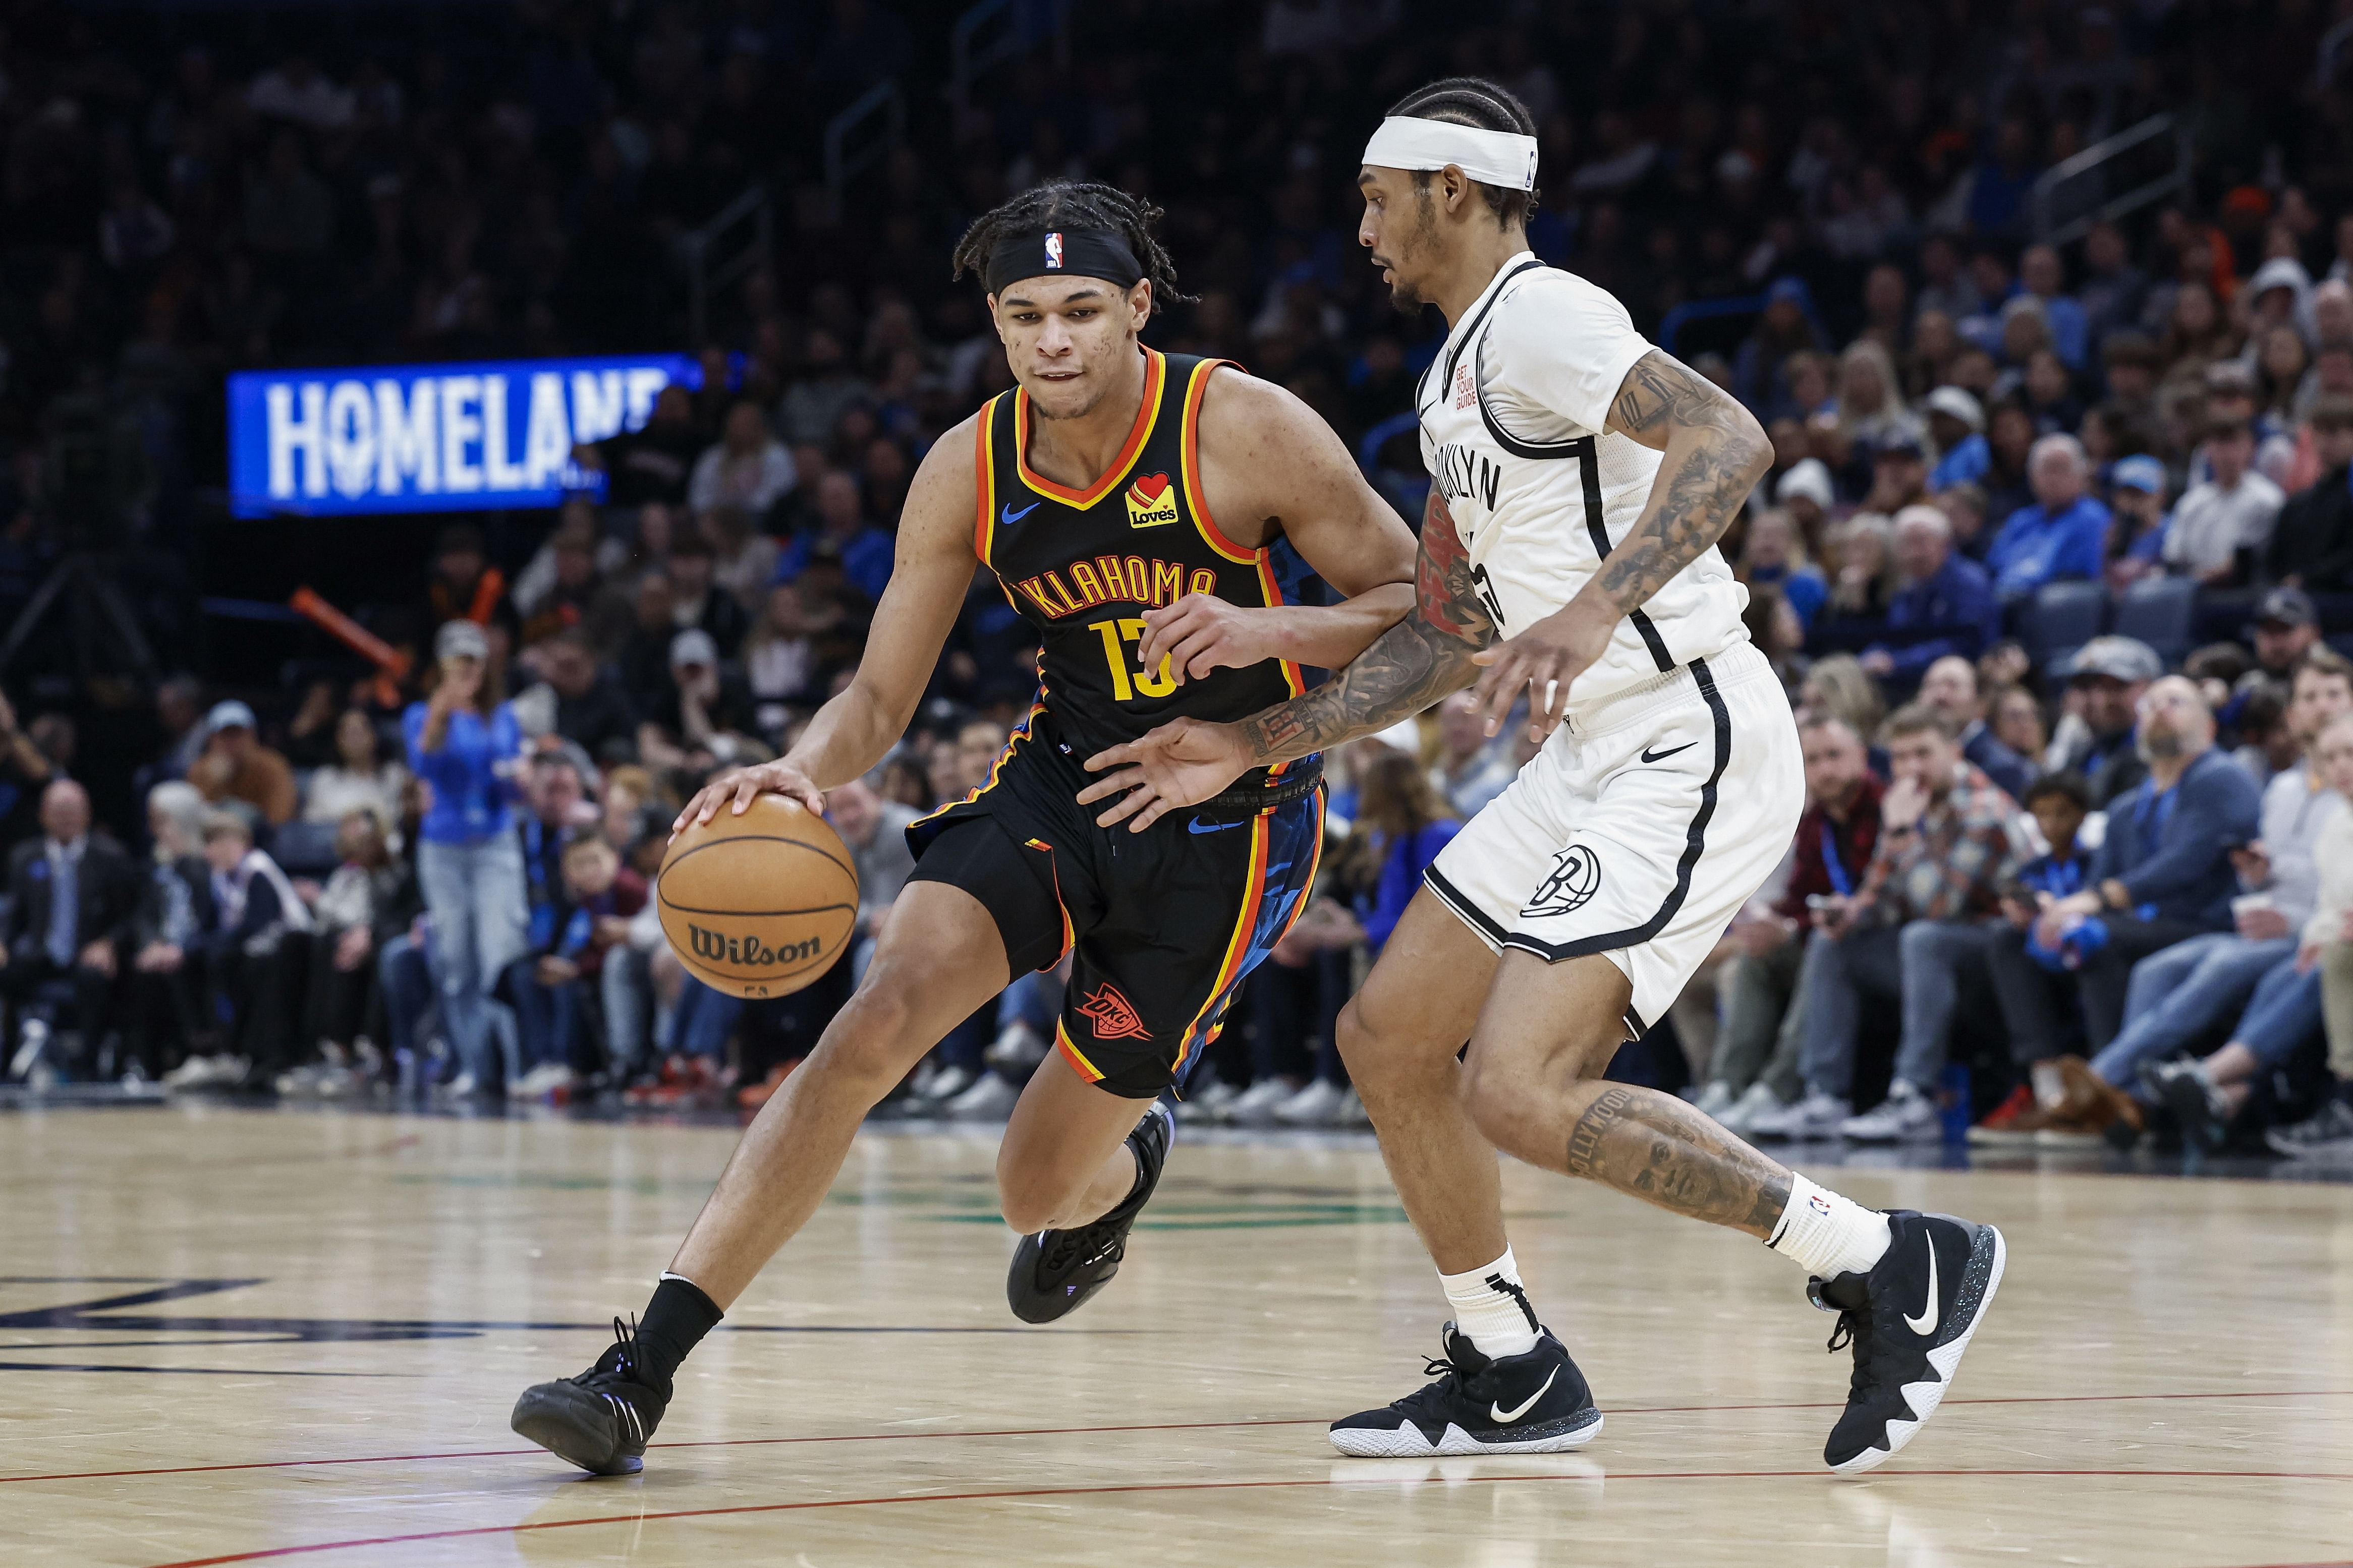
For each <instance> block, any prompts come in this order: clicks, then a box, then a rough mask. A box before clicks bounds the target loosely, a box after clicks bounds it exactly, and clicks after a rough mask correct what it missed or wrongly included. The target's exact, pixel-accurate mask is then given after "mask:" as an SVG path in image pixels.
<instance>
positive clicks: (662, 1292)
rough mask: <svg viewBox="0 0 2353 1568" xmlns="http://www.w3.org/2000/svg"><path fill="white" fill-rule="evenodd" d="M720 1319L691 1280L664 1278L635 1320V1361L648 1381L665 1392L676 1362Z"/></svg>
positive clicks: (679, 1361) (711, 1302) (712, 1305)
mask: <svg viewBox="0 0 2353 1568" xmlns="http://www.w3.org/2000/svg"><path fill="white" fill-rule="evenodd" d="M723 1316H725V1314H724V1313H723V1312H722V1311H720V1310H719V1307H718V1304H717V1303H716V1302H714V1301H712V1299H711V1298H710V1297H708V1296H706V1295H704V1294H703V1293H702V1288H701V1287H699V1286H697V1285H696V1284H695V1283H694V1282H693V1281H692V1280H690V1279H680V1278H679V1277H678V1276H677V1275H675V1274H665V1275H663V1276H662V1278H661V1283H659V1284H658V1285H656V1286H655V1287H654V1299H653V1300H650V1301H649V1302H647V1303H646V1311H645V1316H643V1317H641V1318H639V1319H638V1361H639V1363H640V1364H641V1365H642V1367H643V1368H644V1370H645V1372H646V1373H647V1374H648V1377H647V1381H648V1382H649V1383H651V1384H653V1385H654V1386H655V1387H657V1388H659V1389H662V1390H664V1391H667V1390H668V1389H669V1387H670V1375H671V1374H672V1373H675V1372H677V1371H678V1363H681V1362H682V1361H684V1360H685V1359H686V1357H687V1352H690V1351H691V1350H692V1349H694V1347H695V1346H697V1345H699V1344H701V1343H702V1336H703V1335H705V1334H707V1333H709V1332H710V1331H712V1329H713V1328H715V1327H717V1326H718V1323H719V1320H720V1319H721V1318H722V1317H723Z"/></svg>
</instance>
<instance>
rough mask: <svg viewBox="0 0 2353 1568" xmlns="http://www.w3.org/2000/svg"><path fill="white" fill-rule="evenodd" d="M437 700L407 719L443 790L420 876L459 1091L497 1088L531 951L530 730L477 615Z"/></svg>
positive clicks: (447, 632)
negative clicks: (512, 973) (526, 804)
mask: <svg viewBox="0 0 2353 1568" xmlns="http://www.w3.org/2000/svg"><path fill="white" fill-rule="evenodd" d="M433 651H434V654H435V660H436V662H435V666H434V676H433V690H432V695H431V697H430V698H429V699H428V700H426V701H423V702H414V703H411V704H410V705H409V708H408V711H407V713H406V716H405V718H404V720H403V726H402V727H403V731H404V732H405V733H406V737H407V741H408V765H409V766H410V767H411V768H412V769H413V770H415V772H416V773H417V776H418V777H419V778H420V779H422V780H423V781H424V782H425V783H426V784H427V786H428V787H429V788H430V789H431V790H432V804H431V805H430V807H429V808H428V809H427V812H426V815H425V820H424V822H423V823H422V824H421V825H420V826H419V827H418V830H417V837H418V839H419V842H418V844H417V882H418V885H419V886H420V887H421V888H422V889H423V891H424V895H425V908H426V910H427V913H429V914H430V915H431V917H432V921H433V939H434V949H435V957H436V958H437V959H438V967H439V971H440V974H439V978H440V989H441V1015H442V1016H441V1021H442V1026H443V1027H444V1028H445V1029H447V1030H448V1036H449V1044H450V1047H451V1048H452V1049H454V1050H455V1051H456V1052H457V1054H458V1060H459V1067H460V1069H461V1070H460V1073H459V1078H458V1079H457V1080H456V1082H455V1084H454V1085H453V1086H452V1088H453V1089H454V1090H455V1092H458V1093H461V1094H464V1093H473V1092H477V1091H479V1090H481V1089H486V1088H487V1087H488V1086H489V1084H490V1080H491V1061H492V1059H493V1057H494V1055H495V1053H494V1051H493V1049H492V1046H493V1040H492V1034H493V1031H494V1030H499V1029H501V1028H511V1027H512V1020H511V1019H501V1017H500V1016H499V1015H500V1014H501V1013H503V1012H504V1011H505V1008H504V1007H503V1006H502V1005H501V1004H499V1003H498V1002H496V1001H494V1000H493V999H492V997H491V986H492V985H493V984H496V983H497V980H498V977H499V974H500V973H501V971H502V970H504V969H505V968H506V966H507V965H508V964H509V963H512V962H513V961H514V960H515V959H516V958H517V957H519V956H520V955H521V954H522V951H523V948H524V946H525V944H526V942H527V940H528V938H529V933H530V930H531V912H530V908H529V905H528V903H527V901H526V900H525V896H524V890H523V865H522V843H521V841H520V840H519V839H518V838H517V837H516V836H515V829H514V815H513V807H514V804H515V802H516V801H517V800H518V799H520V798H521V796H520V793H519V790H518V787H517V768H518V764H519V761H520V759H521V756H522V727H521V726H520V725H519V724H518V723H517V722H516V721H515V715H514V710H513V708H512V707H511V706H510V705H509V704H508V703H507V702H506V701H505V700H503V697H502V694H501V692H500V691H499V690H498V689H497V688H496V686H495V685H494V684H493V682H492V680H491V671H490V668H489V665H488V655H489V652H490V649H489V646H488V644H487V642H486V640H485V639H484V637H483V636H482V629H481V628H480V626H476V625H474V624H473V623H472V622H471V621H449V622H447V623H445V624H444V625H443V626H442V627H441V629H440V631H439V632H438V634H437V635H436V636H435V637H434V639H433Z"/></svg>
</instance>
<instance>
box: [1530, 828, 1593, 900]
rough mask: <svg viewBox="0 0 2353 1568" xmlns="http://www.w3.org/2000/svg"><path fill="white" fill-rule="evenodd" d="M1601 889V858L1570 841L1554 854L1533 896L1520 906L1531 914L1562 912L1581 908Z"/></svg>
mask: <svg viewBox="0 0 2353 1568" xmlns="http://www.w3.org/2000/svg"><path fill="white" fill-rule="evenodd" d="M1600 890H1601V862H1600V861H1599V860H1597V859H1595V858H1593V851H1592V850H1590V849H1588V848H1587V847H1585V846H1584V845H1582V844H1572V845H1570V846H1569V847H1567V848H1566V849H1564V850H1562V851H1561V852H1560V853H1559V854H1558V855H1556V856H1555V857H1554V858H1553V865H1552V871H1551V873H1550V874H1549V875H1548V876H1546V878H1545V879H1544V880H1543V881H1542V882H1540V883H1538V884H1537V886H1536V890H1535V897H1533V898H1531V899H1530V900H1528V907H1527V908H1525V909H1524V910H1521V911H1520V914H1521V916H1522V917H1523V918H1525V917H1528V916H1531V915H1565V914H1567V913H1568V912H1569V911H1570V910H1581V909H1583V908H1584V907H1585V906H1586V905H1587V904H1588V903H1590V902H1591V901H1592V900H1593V895H1594V894H1596V893H1598V892H1599V891H1600Z"/></svg>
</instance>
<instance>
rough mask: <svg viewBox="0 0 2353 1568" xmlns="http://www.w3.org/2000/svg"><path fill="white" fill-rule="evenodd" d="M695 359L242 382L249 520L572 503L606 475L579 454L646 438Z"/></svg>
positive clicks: (238, 407) (282, 375) (239, 428)
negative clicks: (586, 465) (575, 454)
mask: <svg viewBox="0 0 2353 1568" xmlns="http://www.w3.org/2000/svg"><path fill="white" fill-rule="evenodd" d="M674 381H675V382H678V383H681V384H683V385H685V386H688V387H696V386H700V385H701V384H702V370H701V367H700V366H699V365H697V364H696V363H694V361H692V360H691V359H689V358H687V357H685V356H684V355H681V354H639V355H633V356H627V357H617V358H609V359H542V360H505V361H494V362H490V363H474V364H438V365H436V364H421V365H376V366H369V367H363V368H359V369H354V370H290V371H254V372H244V373H240V374H235V375H232V376H230V377H229V378H228V441H229V463H228V473H229V506H230V510H232V511H234V512H235V513H236V514H237V516H239V517H276V516H283V515H289V514H290V515H295V516H322V517H324V516H334V515H338V514H348V513H356V512H387V511H489V510H499V509H501V508H527V507H553V506H560V505H562V504H563V502H564V498H565V495H566V494H567V493H568V492H571V491H574V490H578V489H584V488H587V487H588V486H589V485H590V484H591V483H592V482H593V477H592V476H587V475H584V474H583V473H582V472H581V471H580V470H579V469H578V468H576V467H575V465H574V463H573V461H572V448H573V447H574V445H575V443H578V442H583V441H601V440H603V439H604V438H605V437H607V436H611V435H614V434H616V433H617V432H619V431H622V430H625V429H626V430H634V429H636V428H637V427H638V426H640V425H643V424H644V423H645V422H646V416H647V415H649V414H650V413H651V412H652V411H653V405H654V398H655V396H656V395H658V394H659V392H660V391H661V389H662V388H663V387H665V386H667V385H669V384H670V383H671V382H674Z"/></svg>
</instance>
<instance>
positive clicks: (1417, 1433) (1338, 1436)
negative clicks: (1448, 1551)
mask: <svg viewBox="0 0 2353 1568" xmlns="http://www.w3.org/2000/svg"><path fill="white" fill-rule="evenodd" d="M1599 1436H1601V1417H1600V1416H1599V1415H1595V1416H1594V1417H1593V1422H1592V1424H1591V1425H1590V1426H1579V1427H1577V1429H1576V1430H1575V1431H1572V1432H1558V1433H1555V1434H1554V1435H1553V1436H1549V1437H1535V1438H1530V1439H1529V1440H1527V1441H1525V1442H1521V1443H1482V1442H1481V1441H1480V1440H1479V1439H1478V1438H1476V1437H1473V1436H1471V1435H1470V1434H1469V1433H1468V1432H1465V1431H1464V1430H1462V1428H1461V1427H1460V1426H1455V1425H1454V1424H1453V1423H1451V1422H1449V1423H1447V1426H1446V1430H1445V1431H1444V1432H1442V1433H1440V1434H1439V1438H1438V1441H1437V1442H1436V1443H1432V1442H1431V1441H1430V1439H1429V1438H1427V1437H1425V1436H1422V1435H1421V1429H1420V1428H1419V1427H1418V1426H1414V1425H1413V1424H1412V1423H1411V1422H1405V1423H1403V1424H1401V1425H1399V1426H1396V1427H1395V1428H1393V1429H1391V1430H1389V1431H1387V1432H1383V1431H1380V1430H1378V1429H1377V1428H1375V1427H1369V1426H1350V1427H1346V1428H1345V1429H1343V1430H1340V1431H1335V1432H1334V1433H1332V1434H1331V1438H1332V1447H1335V1448H1337V1449H1339V1450H1340V1452H1342V1453H1344V1454H1345V1455H1347V1456H1348V1457H1349V1458H1356V1459H1427V1458H1432V1457H1435V1456H1444V1455H1458V1454H1560V1453H1566V1452H1567V1451H1568V1450H1569V1449H1571V1448H1582V1447H1585V1446H1586V1445H1587V1444H1588V1443H1590V1442H1592V1441H1593V1439H1595V1438H1596V1437H1599Z"/></svg>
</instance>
